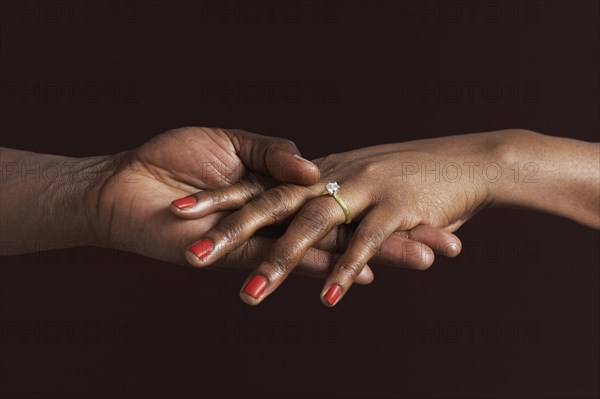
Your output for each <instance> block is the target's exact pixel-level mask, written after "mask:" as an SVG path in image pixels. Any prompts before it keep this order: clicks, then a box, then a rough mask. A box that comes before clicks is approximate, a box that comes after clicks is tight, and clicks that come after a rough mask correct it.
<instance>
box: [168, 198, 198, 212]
mask: <svg viewBox="0 0 600 399" xmlns="http://www.w3.org/2000/svg"><path fill="white" fill-rule="evenodd" d="M195 203H196V198H194V197H192V196H189V197H185V198H180V199H178V200H175V201H173V202H171V204H173V205H175V206H176V207H177V208H178V209H179V210H180V211H183V210H184V209H187V208H190V207H192V206H194V204H195Z"/></svg>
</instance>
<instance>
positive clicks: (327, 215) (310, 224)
mask: <svg viewBox="0 0 600 399" xmlns="http://www.w3.org/2000/svg"><path fill="white" fill-rule="evenodd" d="M297 218H298V222H299V223H300V225H301V226H302V227H304V228H306V229H309V231H317V230H323V229H325V228H327V227H329V226H331V224H332V223H331V221H332V220H334V219H335V216H334V214H333V212H332V210H331V208H330V207H328V206H327V205H326V204H325V203H324V201H311V202H310V203H309V204H308V205H307V206H306V207H304V209H302V211H300V213H299V214H298V216H297Z"/></svg>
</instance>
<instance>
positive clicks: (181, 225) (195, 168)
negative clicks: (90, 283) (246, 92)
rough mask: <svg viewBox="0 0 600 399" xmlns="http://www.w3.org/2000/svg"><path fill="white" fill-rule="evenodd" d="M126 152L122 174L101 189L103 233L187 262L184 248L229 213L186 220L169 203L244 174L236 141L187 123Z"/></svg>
mask: <svg viewBox="0 0 600 399" xmlns="http://www.w3.org/2000/svg"><path fill="white" fill-rule="evenodd" d="M127 155H128V159H127V161H126V162H125V165H124V166H123V168H122V170H121V171H120V173H118V174H117V175H116V176H114V177H113V178H111V179H109V181H108V183H107V184H106V185H105V187H104V188H103V190H102V194H101V200H100V209H99V211H100V213H101V215H100V220H103V221H105V222H104V223H103V226H102V228H103V229H105V231H104V232H103V233H104V234H103V236H105V237H110V243H109V244H110V245H111V246H112V247H116V248H122V249H128V250H133V251H135V252H137V253H141V254H143V255H146V256H150V257H153V258H157V259H161V260H166V261H170V262H176V263H182V264H187V262H186V261H185V258H184V256H183V253H184V249H185V248H186V247H187V246H188V245H189V244H190V243H192V242H194V240H196V239H197V238H198V237H201V236H202V235H203V234H204V233H205V232H206V231H207V230H208V229H210V228H211V227H212V226H213V225H214V224H215V223H216V222H217V221H218V220H219V219H221V218H222V217H223V215H224V213H223V212H217V213H214V214H211V215H209V216H206V217H203V218H200V219H197V220H181V219H178V218H177V217H175V216H174V215H173V214H172V213H171V212H170V211H169V209H168V205H169V203H170V202H171V201H173V200H174V199H177V198H181V197H183V196H186V195H189V194H191V193H193V192H196V191H199V190H206V189H216V188H220V187H225V186H227V185H230V184H231V183H234V182H236V181H237V180H239V178H240V177H242V176H243V175H245V174H246V168H245V167H244V165H243V164H242V162H241V159H240V158H239V157H238V156H237V154H236V151H235V147H234V145H233V144H232V142H231V140H230V139H229V136H228V135H226V134H225V133H224V132H223V131H222V130H217V129H200V128H182V129H176V130H172V131H169V132H167V133H165V134H162V135H160V136H157V137H155V138H154V139H152V140H150V141H149V142H147V143H146V144H144V145H142V146H141V147H140V148H138V149H137V150H134V151H131V152H130V153H128V154H127ZM102 213H103V214H104V215H102Z"/></svg>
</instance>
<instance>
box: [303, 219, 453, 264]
mask: <svg viewBox="0 0 600 399" xmlns="http://www.w3.org/2000/svg"><path fill="white" fill-rule="evenodd" d="M353 234H354V232H353V231H352V230H351V228H350V226H346V225H341V226H338V227H337V229H332V230H331V231H330V232H328V233H327V235H326V236H325V237H323V239H321V240H320V241H319V242H318V243H316V244H315V245H314V247H315V248H319V249H322V250H325V251H337V252H344V251H345V250H346V249H347V248H348V245H349V244H350V239H351V238H352V235H353ZM415 242H421V243H423V244H425V245H423V246H418V245H416V243H415ZM461 249H462V243H461V242H460V239H459V238H458V237H457V236H456V235H454V234H452V233H450V232H447V231H445V230H444V229H441V228H439V227H431V226H425V225H419V226H417V227H415V228H413V229H411V230H408V231H407V230H396V231H395V232H394V233H392V234H391V235H390V236H389V237H388V238H387V239H386V240H385V241H384V242H383V244H382V245H381V248H380V250H379V252H378V253H377V254H376V255H375V256H374V257H373V260H372V261H371V263H372V264H373V265H382V266H392V267H405V268H408V269H415V270H424V269H425V268H426V265H425V264H424V262H423V260H424V259H426V257H427V255H426V253H429V252H431V251H433V253H434V254H436V255H443V256H447V257H455V256H457V255H458V254H459V253H460V251H461ZM423 251H424V252H426V253H424V252H423Z"/></svg>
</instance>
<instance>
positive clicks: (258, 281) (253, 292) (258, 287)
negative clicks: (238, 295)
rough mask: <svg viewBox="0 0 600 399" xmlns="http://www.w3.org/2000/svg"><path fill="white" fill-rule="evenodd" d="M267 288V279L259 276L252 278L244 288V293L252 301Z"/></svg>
mask: <svg viewBox="0 0 600 399" xmlns="http://www.w3.org/2000/svg"><path fill="white" fill-rule="evenodd" d="M265 288H267V279H266V278H265V277H264V276H261V275H260V274H257V275H256V276H254V277H252V278H251V279H250V281H248V284H246V286H245V287H244V292H245V293H246V294H248V295H250V296H251V297H252V298H254V299H258V297H259V296H260V294H262V292H263V291H264V290H265Z"/></svg>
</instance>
